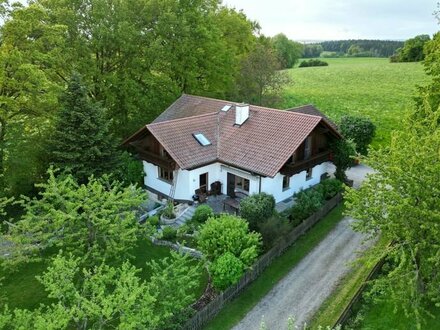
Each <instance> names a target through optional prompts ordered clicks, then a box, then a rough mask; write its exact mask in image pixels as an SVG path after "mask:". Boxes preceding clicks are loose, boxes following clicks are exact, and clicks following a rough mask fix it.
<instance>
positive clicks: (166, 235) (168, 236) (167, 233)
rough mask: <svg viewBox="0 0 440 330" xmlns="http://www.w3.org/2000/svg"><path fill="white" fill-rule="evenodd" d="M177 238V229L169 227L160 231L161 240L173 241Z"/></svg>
mask: <svg viewBox="0 0 440 330" xmlns="http://www.w3.org/2000/svg"><path fill="white" fill-rule="evenodd" d="M176 237H177V229H176V228H173V227H170V226H165V228H163V230H162V238H163V239H165V240H168V241H172V240H175V239H176Z"/></svg>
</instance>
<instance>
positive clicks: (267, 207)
mask: <svg viewBox="0 0 440 330" xmlns="http://www.w3.org/2000/svg"><path fill="white" fill-rule="evenodd" d="M274 212H275V198H274V197H273V196H272V195H269V194H266V193H259V194H252V195H250V196H248V197H246V198H243V199H242V200H241V201H240V216H241V217H242V218H243V219H245V220H246V221H247V222H248V223H249V228H250V229H251V230H256V229H257V228H258V225H259V224H261V223H263V222H264V221H265V220H267V219H269V218H270V217H271V216H272V215H273V214H274Z"/></svg>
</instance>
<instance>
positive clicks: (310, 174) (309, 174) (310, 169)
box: [306, 167, 313, 180]
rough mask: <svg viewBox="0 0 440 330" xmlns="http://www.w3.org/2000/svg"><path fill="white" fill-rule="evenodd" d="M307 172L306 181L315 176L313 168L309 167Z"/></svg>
mask: <svg viewBox="0 0 440 330" xmlns="http://www.w3.org/2000/svg"><path fill="white" fill-rule="evenodd" d="M306 171H307V172H306V180H310V179H311V178H312V175H313V168H311V167H309V168H308V169H307V170H306Z"/></svg>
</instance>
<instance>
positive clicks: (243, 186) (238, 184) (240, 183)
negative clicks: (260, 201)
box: [235, 175, 249, 192]
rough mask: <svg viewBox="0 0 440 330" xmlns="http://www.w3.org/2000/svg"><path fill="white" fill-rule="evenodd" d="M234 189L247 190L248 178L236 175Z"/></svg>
mask: <svg viewBox="0 0 440 330" xmlns="http://www.w3.org/2000/svg"><path fill="white" fill-rule="evenodd" d="M235 189H237V190H241V191H246V192H249V180H248V179H245V178H242V177H241V176H237V175H236V176H235Z"/></svg>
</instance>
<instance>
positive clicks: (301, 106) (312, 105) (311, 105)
mask: <svg viewBox="0 0 440 330" xmlns="http://www.w3.org/2000/svg"><path fill="white" fill-rule="evenodd" d="M304 107H314V108H315V109H316V110H318V108H317V107H316V106H315V105H314V104H313V103H307V104H304V105H298V106H296V107H293V108H287V109H284V110H285V111H288V110H295V109H299V108H304Z"/></svg>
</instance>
